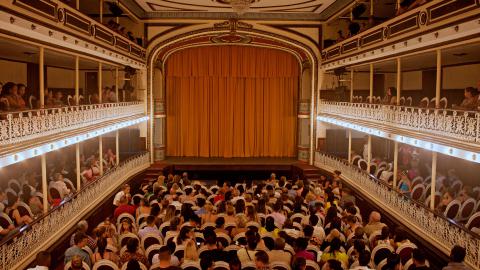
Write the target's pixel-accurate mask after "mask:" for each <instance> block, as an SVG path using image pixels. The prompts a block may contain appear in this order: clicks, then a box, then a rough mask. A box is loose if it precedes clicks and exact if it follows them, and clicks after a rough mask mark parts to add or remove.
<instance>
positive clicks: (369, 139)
mask: <svg viewBox="0 0 480 270" xmlns="http://www.w3.org/2000/svg"><path fill="white" fill-rule="evenodd" d="M367 149H368V150H367V151H368V153H367V172H368V173H370V164H371V162H372V135H368V144H367Z"/></svg>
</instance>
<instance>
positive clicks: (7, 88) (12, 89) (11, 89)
mask: <svg viewBox="0 0 480 270" xmlns="http://www.w3.org/2000/svg"><path fill="white" fill-rule="evenodd" d="M2 93H3V94H4V95H14V94H15V95H16V94H17V85H16V84H14V83H13V82H7V83H5V84H4V85H3V87H2Z"/></svg>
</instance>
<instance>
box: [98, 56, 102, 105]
mask: <svg viewBox="0 0 480 270" xmlns="http://www.w3.org/2000/svg"><path fill="white" fill-rule="evenodd" d="M98 101H99V103H102V63H98Z"/></svg>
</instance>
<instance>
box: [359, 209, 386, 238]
mask: <svg viewBox="0 0 480 270" xmlns="http://www.w3.org/2000/svg"><path fill="white" fill-rule="evenodd" d="M381 219H382V216H381V215H380V213H379V212H377V211H372V212H371V213H370V217H369V218H368V224H367V225H365V228H364V230H365V233H366V234H367V235H368V236H370V234H372V233H373V232H374V231H380V230H382V228H383V227H385V226H387V225H386V224H385V223H382V222H380V220H381Z"/></svg>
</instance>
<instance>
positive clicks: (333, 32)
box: [323, 20, 349, 40]
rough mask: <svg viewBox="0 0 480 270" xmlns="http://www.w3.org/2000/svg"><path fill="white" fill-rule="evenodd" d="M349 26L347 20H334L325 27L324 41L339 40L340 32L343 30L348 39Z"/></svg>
mask: <svg viewBox="0 0 480 270" xmlns="http://www.w3.org/2000/svg"><path fill="white" fill-rule="evenodd" d="M348 24H349V22H348V21H346V20H334V21H331V22H329V23H327V24H325V27H324V28H323V40H326V39H333V40H337V38H338V33H337V32H338V30H342V32H343V36H344V37H346V36H347V34H348Z"/></svg>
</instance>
